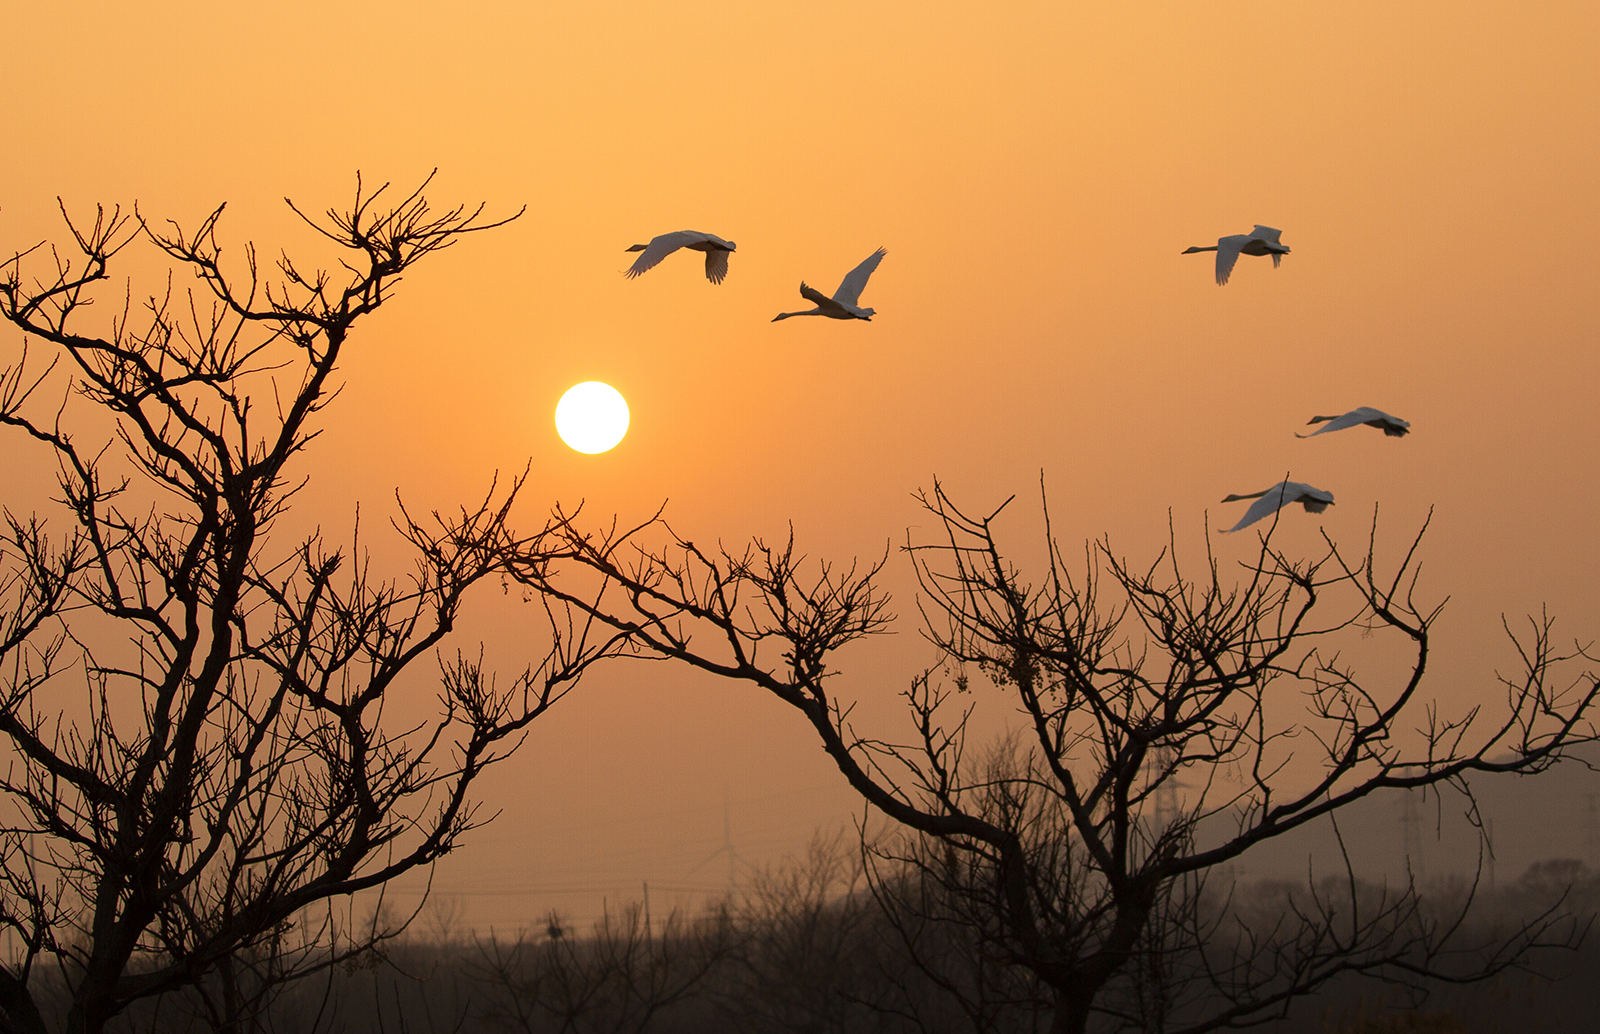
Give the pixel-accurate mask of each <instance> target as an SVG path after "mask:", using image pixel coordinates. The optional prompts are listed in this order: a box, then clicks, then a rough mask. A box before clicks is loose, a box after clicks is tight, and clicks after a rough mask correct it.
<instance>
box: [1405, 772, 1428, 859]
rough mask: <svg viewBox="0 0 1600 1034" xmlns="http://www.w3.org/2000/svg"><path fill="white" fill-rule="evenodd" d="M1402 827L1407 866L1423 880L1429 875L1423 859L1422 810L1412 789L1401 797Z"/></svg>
mask: <svg viewBox="0 0 1600 1034" xmlns="http://www.w3.org/2000/svg"><path fill="white" fill-rule="evenodd" d="M1400 827H1401V843H1402V845H1403V850H1404V851H1405V858H1406V868H1407V869H1409V870H1411V871H1412V872H1414V873H1415V874H1416V876H1417V878H1418V879H1419V880H1421V879H1422V878H1423V877H1425V876H1426V875H1427V866H1426V865H1424V863H1423V860H1422V812H1421V810H1420V809H1418V807H1417V796H1416V794H1415V793H1413V792H1412V791H1410V790H1406V791H1405V792H1404V793H1403V794H1402V795H1401V798H1400Z"/></svg>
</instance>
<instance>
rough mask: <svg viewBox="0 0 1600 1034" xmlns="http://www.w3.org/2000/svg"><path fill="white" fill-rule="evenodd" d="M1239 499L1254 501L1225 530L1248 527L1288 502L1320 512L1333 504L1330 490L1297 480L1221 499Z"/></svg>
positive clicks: (1226, 500)
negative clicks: (1235, 521) (1234, 522)
mask: <svg viewBox="0 0 1600 1034" xmlns="http://www.w3.org/2000/svg"><path fill="white" fill-rule="evenodd" d="M1240 499H1254V500H1255V502H1253V503H1251V504H1250V509H1248V510H1246V511H1245V512H1244V516H1243V517H1241V518H1240V519H1239V523H1238V524H1235V525H1234V526H1233V527H1231V528H1227V529H1225V530H1227V531H1238V530H1239V529H1240V528H1248V527H1249V526H1250V525H1252V524H1254V523H1255V522H1256V521H1259V520H1260V519H1261V518H1263V517H1265V516H1267V515H1268V514H1272V513H1276V512H1277V511H1278V509H1279V508H1280V507H1284V506H1288V505H1289V504H1290V503H1300V504H1302V505H1304V506H1305V508H1306V509H1307V510H1309V511H1310V512H1311V513H1321V512H1322V511H1323V510H1326V509H1327V508H1328V507H1330V506H1332V505H1333V493H1332V492H1324V491H1323V490H1322V489H1320V488H1312V487H1311V486H1310V485H1303V484H1301V483H1300V482H1298V481H1280V482H1278V483H1277V484H1276V485H1273V486H1272V487H1271V488H1268V489H1263V490H1262V491H1260V492H1250V493H1247V494H1246V495H1230V496H1228V497H1227V498H1226V499H1224V500H1222V501H1223V502H1225V503H1234V502H1238V501H1239V500H1240Z"/></svg>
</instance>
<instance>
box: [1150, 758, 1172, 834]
mask: <svg viewBox="0 0 1600 1034" xmlns="http://www.w3.org/2000/svg"><path fill="white" fill-rule="evenodd" d="M1177 759H1178V752H1177V751H1175V750H1173V749H1172V746H1171V745H1170V744H1165V743H1164V744H1162V745H1161V746H1159V747H1157V748H1156V778H1157V779H1160V780H1161V782H1159V783H1157V784H1156V789H1155V793H1154V794H1153V795H1152V796H1153V797H1154V798H1155V802H1154V803H1155V830H1154V833H1155V835H1156V836H1157V837H1160V836H1162V835H1163V834H1165V833H1166V831H1167V830H1168V829H1170V828H1171V826H1172V824H1173V823H1174V822H1176V821H1177V818H1178V789H1179V782H1178V776H1177V773H1176V772H1173V771H1172V768H1173V765H1175V764H1176V763H1177ZM1169 772H1171V773H1172V774H1171V775H1168V773H1169Z"/></svg>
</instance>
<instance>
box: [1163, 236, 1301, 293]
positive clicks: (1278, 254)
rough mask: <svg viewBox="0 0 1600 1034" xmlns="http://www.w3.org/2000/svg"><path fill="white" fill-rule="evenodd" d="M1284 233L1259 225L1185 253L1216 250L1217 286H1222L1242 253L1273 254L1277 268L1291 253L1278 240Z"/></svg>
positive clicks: (1273, 265)
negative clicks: (1247, 231) (1208, 245)
mask: <svg viewBox="0 0 1600 1034" xmlns="http://www.w3.org/2000/svg"><path fill="white" fill-rule="evenodd" d="M1282 235H1283V231H1282V230H1274V229H1273V228H1272V227H1270V226H1261V225H1257V226H1256V228H1255V229H1254V230H1251V231H1250V232H1249V233H1235V234H1232V235H1231V236H1228V237H1218V238H1217V243H1215V244H1213V245H1211V246H1210V247H1206V248H1198V247H1197V248H1190V249H1189V250H1188V251H1185V252H1184V254H1185V255H1193V254H1195V253H1196V252H1201V251H1214V252H1216V253H1217V286H1218V287H1221V286H1222V285H1223V284H1225V283H1227V282H1228V277H1229V276H1230V275H1231V274H1232V273H1233V264H1234V263H1235V262H1237V261H1239V256H1240V255H1271V256H1272V268H1273V269H1277V268H1278V263H1279V262H1282V261H1283V256H1285V255H1287V254H1289V249H1288V247H1287V246H1285V245H1283V244H1281V243H1279V241H1278V238H1279V237H1281V236H1282Z"/></svg>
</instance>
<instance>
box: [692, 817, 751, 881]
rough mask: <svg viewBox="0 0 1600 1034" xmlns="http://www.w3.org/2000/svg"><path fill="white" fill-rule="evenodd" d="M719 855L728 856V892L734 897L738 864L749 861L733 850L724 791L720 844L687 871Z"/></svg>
mask: <svg viewBox="0 0 1600 1034" xmlns="http://www.w3.org/2000/svg"><path fill="white" fill-rule="evenodd" d="M721 855H727V856H728V894H729V896H731V897H735V898H736V897H738V896H739V866H741V865H743V866H746V867H748V866H749V865H750V863H749V862H747V861H745V860H744V859H743V858H742V857H740V855H739V852H738V851H736V850H734V847H733V823H732V821H731V820H730V818H729V816H728V794H727V792H726V791H724V792H723V794H722V846H721V847H719V848H717V849H716V850H715V851H713V852H711V853H710V854H709V855H707V856H706V857H705V859H704V860H703V861H702V862H701V863H700V865H696V866H695V867H694V868H693V869H690V870H689V871H690V872H697V871H699V869H700V867H701V866H703V865H706V864H708V863H709V862H711V861H712V860H713V859H715V858H717V857H719V856H721Z"/></svg>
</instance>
